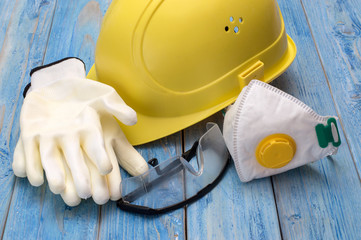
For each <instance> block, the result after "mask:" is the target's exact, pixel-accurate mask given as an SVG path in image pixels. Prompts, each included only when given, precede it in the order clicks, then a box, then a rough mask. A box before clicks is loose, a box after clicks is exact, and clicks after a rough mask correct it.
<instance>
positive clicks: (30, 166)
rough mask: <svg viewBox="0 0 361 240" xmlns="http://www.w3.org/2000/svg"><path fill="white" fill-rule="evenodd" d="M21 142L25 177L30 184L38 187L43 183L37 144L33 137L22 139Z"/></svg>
mask: <svg viewBox="0 0 361 240" xmlns="http://www.w3.org/2000/svg"><path fill="white" fill-rule="evenodd" d="M23 144H24V145H23V146H24V153H25V165H26V174H27V177H28V179H29V182H30V184H31V185H33V186H36V187H38V186H40V185H41V184H43V183H44V176H43V167H42V165H41V160H40V152H39V144H38V142H37V141H36V140H35V139H34V138H31V139H27V140H23Z"/></svg>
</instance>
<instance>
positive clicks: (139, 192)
mask: <svg viewBox="0 0 361 240" xmlns="http://www.w3.org/2000/svg"><path fill="white" fill-rule="evenodd" d="M207 128H208V131H207V132H206V133H205V134H204V135H203V136H202V137H201V138H200V139H199V143H198V142H196V143H195V144H194V145H193V147H192V149H191V150H190V151H188V152H187V153H185V154H183V155H182V156H177V157H174V158H171V159H168V160H166V161H164V162H162V163H160V164H159V165H157V166H155V167H154V168H151V169H150V170H149V171H147V172H145V173H144V174H142V175H140V176H136V177H131V178H127V179H124V180H123V181H122V183H121V191H122V196H123V197H122V199H120V200H119V201H118V206H119V207H120V208H121V209H123V210H126V211H132V212H138V213H143V214H159V213H164V212H168V211H171V210H174V209H177V208H180V207H183V206H184V205H186V204H189V203H191V202H194V201H195V200H197V199H199V198H200V197H202V196H204V195H205V194H207V193H208V192H209V191H211V190H212V189H213V188H214V187H215V185H216V184H217V183H218V182H219V180H220V178H221V176H222V175H223V174H222V173H224V171H225V169H226V165H227V162H228V158H229V153H228V150H227V147H226V144H225V142H224V139H223V136H222V133H221V131H220V129H219V127H218V125H216V124H213V123H212V124H210V123H209V124H207ZM195 155H196V156H195ZM194 156H195V157H194ZM194 159H196V161H195V160H194Z"/></svg>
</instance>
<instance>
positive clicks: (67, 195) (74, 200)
mask: <svg viewBox="0 0 361 240" xmlns="http://www.w3.org/2000/svg"><path fill="white" fill-rule="evenodd" d="M64 160H65V159H64ZM64 170H65V173H66V180H65V189H64V191H63V192H62V193H61V194H60V196H61V197H62V199H63V200H64V202H65V203H66V204H67V205H68V206H70V207H74V206H77V205H78V204H79V203H80V202H81V199H80V197H79V196H78V194H77V192H76V189H75V185H74V180H73V177H72V176H71V172H70V169H69V167H68V165H67V164H66V163H65V162H64Z"/></svg>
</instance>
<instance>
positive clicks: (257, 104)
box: [223, 80, 341, 182]
mask: <svg viewBox="0 0 361 240" xmlns="http://www.w3.org/2000/svg"><path fill="white" fill-rule="evenodd" d="M335 118H336V117H329V116H326V117H324V116H320V115H318V114H317V113H316V112H314V111H313V110H312V109H311V108H310V107H308V106H307V105H305V104H304V103H302V102H301V101H300V100H298V99H296V98H294V97H293V96H291V95H289V94H287V93H285V92H283V91H281V90H279V89H277V88H275V87H273V86H271V85H269V84H267V83H264V82H261V81H257V80H252V81H251V82H250V84H249V85H248V86H247V87H245V88H243V90H242V92H241V94H240V95H239V97H238V98H237V101H236V102H235V104H234V105H232V106H231V107H230V108H229V110H228V111H227V113H226V116H225V120H224V127H223V135H224V138H225V141H226V144H227V147H228V149H229V151H230V154H231V156H232V158H233V160H234V163H235V165H236V169H237V173H238V176H239V178H240V179H241V181H242V182H248V181H250V180H252V179H255V178H262V177H267V176H270V175H274V174H278V173H281V172H285V171H287V170H290V169H293V168H296V167H299V166H301V165H304V164H307V163H310V162H314V161H316V160H319V159H321V158H323V157H326V156H328V155H333V154H335V153H336V152H337V149H338V146H339V145H340V144H341V141H340V137H339V133H338V130H337V123H336V119H335Z"/></svg>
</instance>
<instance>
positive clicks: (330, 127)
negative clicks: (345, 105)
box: [315, 118, 341, 148]
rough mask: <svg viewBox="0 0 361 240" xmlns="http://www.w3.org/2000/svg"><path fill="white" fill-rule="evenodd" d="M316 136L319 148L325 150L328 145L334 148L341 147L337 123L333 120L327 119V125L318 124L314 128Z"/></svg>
mask: <svg viewBox="0 0 361 240" xmlns="http://www.w3.org/2000/svg"><path fill="white" fill-rule="evenodd" d="M315 129H316V134H317V139H318V144H319V145H320V147H321V148H326V147H327V146H328V143H332V145H333V146H334V147H338V146H340V145H341V138H340V134H339V133H338V128H337V123H336V119H335V118H329V119H328V120H327V125H326V126H325V125H323V124H318V125H317V126H316V127H315Z"/></svg>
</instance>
